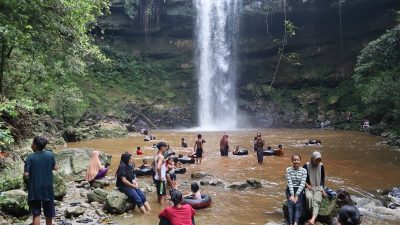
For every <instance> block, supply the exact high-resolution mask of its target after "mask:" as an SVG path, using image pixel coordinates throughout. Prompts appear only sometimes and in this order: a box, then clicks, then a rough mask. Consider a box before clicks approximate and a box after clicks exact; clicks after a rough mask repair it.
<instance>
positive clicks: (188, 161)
mask: <svg viewBox="0 0 400 225" xmlns="http://www.w3.org/2000/svg"><path fill="white" fill-rule="evenodd" d="M178 161H179V162H181V163H183V164H186V163H190V164H192V163H194V162H195V160H194V158H189V157H184V158H178Z"/></svg>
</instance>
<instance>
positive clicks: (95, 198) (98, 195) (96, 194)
mask: <svg viewBox="0 0 400 225" xmlns="http://www.w3.org/2000/svg"><path fill="white" fill-rule="evenodd" d="M108 194H109V193H108V191H106V190H104V189H101V188H96V189H94V190H93V191H91V192H89V193H88V194H87V198H88V200H89V202H98V203H101V204H104V203H105V202H106V198H107V195H108Z"/></svg>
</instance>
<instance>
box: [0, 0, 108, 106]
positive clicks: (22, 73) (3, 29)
mask: <svg viewBox="0 0 400 225" xmlns="http://www.w3.org/2000/svg"><path fill="white" fill-rule="evenodd" d="M108 4H109V2H108V1H107V0H96V1H91V0H48V1H41V0H32V1H22V2H21V1H19V0H7V1H1V2H0V49H4V50H5V52H4V54H3V52H2V54H1V55H0V58H1V62H2V64H0V78H2V79H0V81H2V82H3V83H2V82H0V88H5V89H4V90H2V92H3V94H4V95H5V96H7V97H8V98H10V99H11V98H18V97H21V95H22V96H30V97H34V98H36V97H37V98H38V100H40V101H43V100H46V99H45V97H44V96H46V95H47V94H48V93H49V92H50V91H52V90H54V89H55V87H54V86H52V84H54V83H57V82H62V80H63V79H64V78H65V77H68V76H76V75H80V76H82V75H84V74H85V66H86V64H87V62H88V61H89V60H90V59H93V58H97V59H103V58H102V55H101V54H100V52H99V50H98V49H97V47H96V46H94V45H92V44H91V40H90V36H89V35H88V31H90V30H91V29H92V27H93V25H94V23H95V21H96V18H97V16H100V15H102V14H103V11H107V10H108ZM0 90H1V89H0ZM32 93H33V95H31V94H32ZM38 96H42V97H41V99H40V97H38Z"/></svg>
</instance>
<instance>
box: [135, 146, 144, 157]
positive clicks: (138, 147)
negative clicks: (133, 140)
mask: <svg viewBox="0 0 400 225" xmlns="http://www.w3.org/2000/svg"><path fill="white" fill-rule="evenodd" d="M136 155H143V151H142V150H141V149H140V146H137V147H136Z"/></svg>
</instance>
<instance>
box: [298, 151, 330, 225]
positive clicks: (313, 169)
mask: <svg viewBox="0 0 400 225" xmlns="http://www.w3.org/2000/svg"><path fill="white" fill-rule="evenodd" d="M303 168H304V169H305V170H307V180H306V189H305V192H306V206H307V209H308V210H309V211H312V217H311V219H310V220H308V222H309V223H310V224H312V225H314V224H315V220H316V219H317V216H318V212H319V208H320V206H321V201H322V197H325V196H326V193H325V191H324V186H325V169H324V165H323V164H322V163H321V153H320V152H317V151H315V152H313V153H312V154H311V160H310V162H307V163H306V164H304V166H303Z"/></svg>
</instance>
